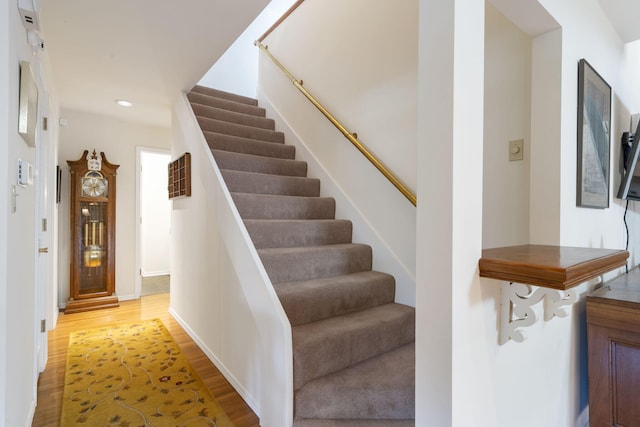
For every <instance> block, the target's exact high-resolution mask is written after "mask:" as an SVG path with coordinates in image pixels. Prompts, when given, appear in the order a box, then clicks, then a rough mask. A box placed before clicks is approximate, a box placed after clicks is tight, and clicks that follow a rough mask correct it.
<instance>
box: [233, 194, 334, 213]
mask: <svg viewBox="0 0 640 427" xmlns="http://www.w3.org/2000/svg"><path fill="white" fill-rule="evenodd" d="M231 197H233V200H234V202H235V203H236V207H237V208H238V212H239V213H240V216H241V217H242V219H334V218H335V212H336V202H335V200H334V199H333V198H331V197H297V196H279V195H272V194H251V193H231Z"/></svg>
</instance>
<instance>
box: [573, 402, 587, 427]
mask: <svg viewBox="0 0 640 427" xmlns="http://www.w3.org/2000/svg"><path fill="white" fill-rule="evenodd" d="M576 427H589V405H587V406H585V407H584V409H583V410H582V412H580V415H579V416H578V419H577V420H576Z"/></svg>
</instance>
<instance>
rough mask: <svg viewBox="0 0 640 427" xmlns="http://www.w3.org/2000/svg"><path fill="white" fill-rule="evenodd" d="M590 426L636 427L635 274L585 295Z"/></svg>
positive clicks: (638, 325)
mask: <svg viewBox="0 0 640 427" xmlns="http://www.w3.org/2000/svg"><path fill="white" fill-rule="evenodd" d="M587 334H588V348H589V425H590V426H591V427H604V426H606V427H610V426H620V427H634V426H640V272H639V271H638V269H634V270H632V271H631V272H630V273H629V274H627V275H625V276H622V277H621V278H618V279H616V280H614V281H612V282H609V283H607V284H606V285H605V286H604V287H603V288H601V289H598V290H597V291H595V292H594V293H593V294H591V295H589V296H587Z"/></svg>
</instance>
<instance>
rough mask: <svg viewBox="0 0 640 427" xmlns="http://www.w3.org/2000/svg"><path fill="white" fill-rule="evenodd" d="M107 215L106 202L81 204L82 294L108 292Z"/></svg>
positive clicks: (80, 283)
mask: <svg viewBox="0 0 640 427" xmlns="http://www.w3.org/2000/svg"><path fill="white" fill-rule="evenodd" d="M106 214H107V204H106V203H104V202H80V216H81V218H80V221H79V223H80V224H81V232H80V239H81V242H79V246H80V256H81V260H80V277H79V279H80V280H79V286H78V292H79V293H80V294H90V293H95V292H104V291H106V290H107V264H108V263H107V249H106V248H107V233H106V230H107V215H106Z"/></svg>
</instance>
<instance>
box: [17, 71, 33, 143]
mask: <svg viewBox="0 0 640 427" xmlns="http://www.w3.org/2000/svg"><path fill="white" fill-rule="evenodd" d="M37 114H38V87H37V86H36V82H35V80H34V78H33V72H32V71H31V64H29V62H27V61H20V111H19V113H18V133H19V134H20V136H22V138H23V139H24V140H25V142H26V143H27V144H28V145H29V146H31V147H35V146H36V115H37Z"/></svg>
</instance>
